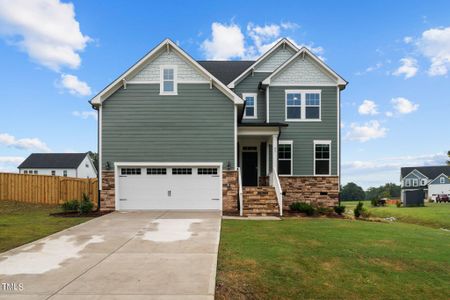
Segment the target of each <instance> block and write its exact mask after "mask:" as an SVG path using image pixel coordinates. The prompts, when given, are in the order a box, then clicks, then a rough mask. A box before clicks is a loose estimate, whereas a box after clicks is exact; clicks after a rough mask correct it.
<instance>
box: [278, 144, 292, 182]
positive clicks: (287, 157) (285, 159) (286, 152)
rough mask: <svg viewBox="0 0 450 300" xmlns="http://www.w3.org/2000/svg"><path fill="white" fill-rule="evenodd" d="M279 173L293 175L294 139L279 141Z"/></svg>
mask: <svg viewBox="0 0 450 300" xmlns="http://www.w3.org/2000/svg"><path fill="white" fill-rule="evenodd" d="M278 175H292V141H279V143H278Z"/></svg>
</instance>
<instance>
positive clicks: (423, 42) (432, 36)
mask: <svg viewBox="0 0 450 300" xmlns="http://www.w3.org/2000/svg"><path fill="white" fill-rule="evenodd" d="M417 46H418V49H419V51H420V52H421V54H422V55H424V56H425V57H427V58H428V59H429V60H430V61H431V65H430V68H429V69H428V74H429V75H430V76H439V75H446V74H447V73H448V71H449V70H450V27H446V28H431V29H429V30H426V31H424V32H423V33H422V36H421V37H420V39H419V40H418V41H417Z"/></svg>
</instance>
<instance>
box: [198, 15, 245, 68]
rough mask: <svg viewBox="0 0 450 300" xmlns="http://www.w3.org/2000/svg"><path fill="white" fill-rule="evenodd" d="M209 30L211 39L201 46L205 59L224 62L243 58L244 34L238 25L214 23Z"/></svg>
mask: <svg viewBox="0 0 450 300" xmlns="http://www.w3.org/2000/svg"><path fill="white" fill-rule="evenodd" d="M211 30H212V37H211V39H210V40H209V39H207V40H205V41H203V43H202V45H201V48H202V50H203V51H204V53H205V55H206V58H207V59H217V60H226V59H231V58H240V57H243V56H244V54H245V47H244V34H243V33H242V31H241V28H240V27H239V26H238V25H236V24H230V25H226V24H221V23H217V22H214V23H213V24H212V25H211Z"/></svg>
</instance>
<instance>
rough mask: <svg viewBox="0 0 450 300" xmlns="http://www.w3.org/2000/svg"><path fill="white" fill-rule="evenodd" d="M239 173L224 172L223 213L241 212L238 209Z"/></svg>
mask: <svg viewBox="0 0 450 300" xmlns="http://www.w3.org/2000/svg"><path fill="white" fill-rule="evenodd" d="M238 193H239V183H238V173H237V171H223V172H222V210H223V214H233V215H235V214H236V213H239V209H238V201H239V200H238V197H239V196H238Z"/></svg>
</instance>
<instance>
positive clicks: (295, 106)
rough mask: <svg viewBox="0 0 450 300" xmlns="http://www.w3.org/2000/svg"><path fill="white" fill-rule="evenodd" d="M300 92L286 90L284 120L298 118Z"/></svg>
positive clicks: (300, 105) (299, 112)
mask: <svg viewBox="0 0 450 300" xmlns="http://www.w3.org/2000/svg"><path fill="white" fill-rule="evenodd" d="M301 108H302V94H300V93H298V92H286V120H300V119H301V112H302V109H301Z"/></svg>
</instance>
